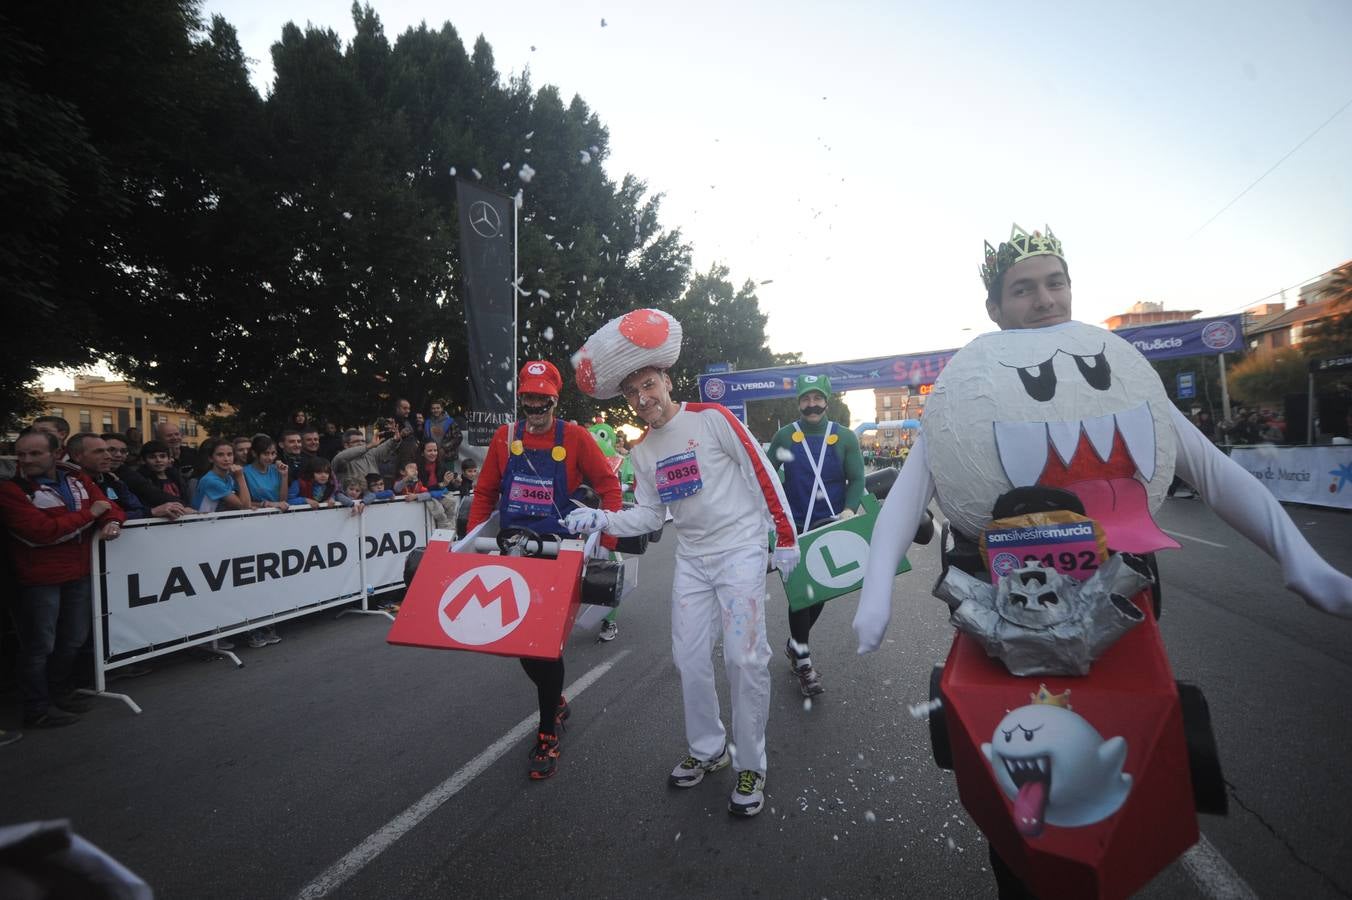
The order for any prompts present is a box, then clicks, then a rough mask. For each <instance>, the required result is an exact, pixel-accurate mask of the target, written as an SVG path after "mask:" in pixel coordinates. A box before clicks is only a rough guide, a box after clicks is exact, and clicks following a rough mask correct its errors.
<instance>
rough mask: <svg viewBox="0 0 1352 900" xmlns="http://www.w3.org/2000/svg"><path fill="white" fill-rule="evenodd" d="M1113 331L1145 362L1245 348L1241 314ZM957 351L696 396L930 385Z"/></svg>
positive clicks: (797, 368) (774, 376)
mask: <svg viewBox="0 0 1352 900" xmlns="http://www.w3.org/2000/svg"><path fill="white" fill-rule="evenodd" d="M1114 334H1117V335H1119V336H1120V337H1122V338H1123V339H1124V340H1126V341H1127V343H1129V344H1131V345H1132V346H1133V347H1135V348H1136V349H1137V350H1139V351H1141V354H1142V355H1143V356H1144V357H1145V358H1146V359H1148V360H1152V361H1153V360H1157V359H1177V358H1179V357H1184V356H1202V355H1215V354H1217V353H1229V352H1232V351H1235V350H1242V349H1244V329H1243V317H1242V316H1237V315H1236V316H1216V317H1213V318H1209V319H1189V320H1187V321H1185V322H1166V323H1164V324H1160V325H1142V326H1140V327H1138V328H1119V329H1117V331H1115V332H1114ZM957 352H958V351H957V350H936V351H933V352H929V353H907V354H900V355H897V356H875V357H871V358H869V359H855V360H847V361H844V362H830V363H821V364H819V365H806V364H798V365H792V366H775V367H774V368H768V369H747V370H745V371H740V372H716V373H711V374H705V375H700V376H699V395H700V399H701V400H703V401H704V402H706V403H721V404H724V405H729V404H734V403H745V402H746V401H748V400H775V399H778V398H780V397H792V396H794V384H795V383H796V382H797V379H798V376H799V375H826V376H827V377H828V378H830V379H831V387H832V388H834V389H835V390H836V391H842V392H843V391H859V390H873V389H874V388H894V387H919V386H921V385H926V384H933V383H934V379H936V378H938V377H939V373H940V372H942V371H943V368H944V366H946V365H947V364H948V361H949V360H950V359H952V358H953V354H955V353H957Z"/></svg>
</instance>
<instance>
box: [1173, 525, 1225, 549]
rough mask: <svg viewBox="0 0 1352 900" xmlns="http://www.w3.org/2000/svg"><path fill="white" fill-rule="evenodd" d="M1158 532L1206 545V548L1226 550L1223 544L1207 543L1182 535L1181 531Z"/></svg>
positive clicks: (1188, 535)
mask: <svg viewBox="0 0 1352 900" xmlns="http://www.w3.org/2000/svg"><path fill="white" fill-rule="evenodd" d="M1160 530H1161V531H1163V532H1164V533H1165V534H1172V535H1173V536H1174V537H1181V538H1187V539H1188V540H1190V541H1196V542H1197V543H1199V544H1206V545H1207V546H1208V547H1220V548H1221V549H1222V550H1225V549H1226V546H1225V545H1224V544H1218V543H1216V542H1215V541H1208V540H1207V539H1206V538H1199V537H1193V536H1192V535H1190V534H1184V533H1183V532H1181V531H1170V530H1169V529H1167V528H1161V529H1160Z"/></svg>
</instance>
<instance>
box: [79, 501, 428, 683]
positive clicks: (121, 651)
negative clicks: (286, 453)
mask: <svg viewBox="0 0 1352 900" xmlns="http://www.w3.org/2000/svg"><path fill="white" fill-rule="evenodd" d="M428 519H429V517H428V513H427V504H425V503H410V502H390V503H376V504H371V505H368V506H366V507H365V509H363V511H362V512H361V514H360V515H354V514H353V513H352V510H351V509H348V508H344V507H338V508H328V509H294V510H291V511H289V512H286V513H277V512H268V513H258V512H241V513H224V514H220V515H209V516H187V517H184V518H182V519H179V520H178V521H177V522H170V521H168V520H163V519H144V520H135V521H131V522H127V523H126V524H125V525H124V526H123V528H122V534H121V536H120V537H119V538H118V539H117V540H116V541H111V542H105V541H100V542H98V543H97V544H96V545H95V548H94V551H93V552H94V565H95V569H94V570H95V572H97V573H98V575H97V577H96V581H95V587H96V589H97V594H96V597H95V600H96V604H95V611H94V615H95V623H96V624H95V627H99V628H101V636H102V641H101V644H102V649H103V660H102V661H101V662H102V663H104V664H106V665H105V667H106V668H116V666H117V664H118V661H119V659H124V658H127V657H136V658H144V657H145V656H147V655H152V654H154V655H157V654H158V653H160V652H167V651H168V650H180V649H183V648H185V647H189V646H192V645H194V644H201V643H205V642H207V641H210V640H213V639H215V638H218V637H221V636H224V635H228V634H232V633H235V632H238V631H243V630H245V629H249V628H257V627H259V626H261V625H266V624H268V623H269V622H275V621H279V620H281V619H289V618H293V617H295V616H297V615H304V614H306V613H310V612H315V611H318V610H321V609H324V608H327V607H329V606H335V605H339V604H345V603H350V602H352V601H353V600H355V599H360V598H361V597H362V596H363V594H364V593H365V591H366V588H368V587H369V588H370V589H371V593H380V592H381V591H386V590H392V589H394V588H397V587H400V586H402V585H403V568H404V560H405V558H406V557H407V556H408V554H409V553H410V552H411V551H413V550H414V549H416V548H419V547H425V546H426V545H427V535H428V528H429V525H428Z"/></svg>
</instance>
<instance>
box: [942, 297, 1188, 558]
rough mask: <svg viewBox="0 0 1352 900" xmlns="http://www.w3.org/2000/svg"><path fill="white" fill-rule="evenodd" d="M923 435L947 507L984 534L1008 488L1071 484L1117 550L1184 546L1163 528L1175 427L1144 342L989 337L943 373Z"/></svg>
mask: <svg viewBox="0 0 1352 900" xmlns="http://www.w3.org/2000/svg"><path fill="white" fill-rule="evenodd" d="M925 438H926V440H927V441H928V442H929V448H930V451H929V452H930V458H932V459H942V460H945V461H946V462H947V463H949V464H946V465H943V466H936V467H935V471H934V483H935V488H936V491H937V494H938V501H939V507H940V508H941V509H942V510H943V512H944V515H946V516H947V517H948V519H949V520H950V521H951V522H952V523H953V524H954V526H955V527H956V528H957V529H958V530H959V531H961V532H963V533H964V534H967V535H969V536H975V535H977V534H979V533H980V532H981V530H982V528H983V527H985V525H986V524H987V523H988V522H989V521H990V518H991V509H992V507H993V506H994V504H995V500H996V498H997V497H999V496H1000V495H1001V494H1003V493H1005V492H1006V491H1008V490H1010V489H1011V488H1014V487H1023V486H1028V485H1042V486H1045V487H1056V488H1063V489H1066V490H1069V491H1071V492H1072V493H1074V494H1076V495H1077V496H1078V497H1079V498H1080V500H1081V501H1082V502H1083V503H1084V508H1085V513H1086V514H1087V515H1088V516H1089V517H1090V518H1092V519H1094V520H1095V521H1097V522H1098V523H1099V524H1100V525H1101V526H1102V527H1103V529H1104V531H1105V532H1106V534H1107V536H1108V546H1109V547H1111V548H1112V549H1114V550H1123V551H1128V552H1133V553H1147V552H1150V551H1154V550H1161V549H1164V548H1166V547H1177V546H1178V544H1177V543H1175V542H1174V541H1172V540H1171V539H1170V538H1169V537H1168V536H1167V535H1165V534H1164V533H1163V532H1162V531H1160V529H1159V527H1158V526H1156V525H1155V522H1154V519H1153V517H1152V514H1153V512H1154V511H1155V510H1156V509H1158V508H1159V505H1160V503H1161V502H1162V501H1163V499H1164V495H1165V491H1166V490H1167V489H1168V487H1169V482H1170V481H1171V480H1172V479H1173V471H1174V455H1175V443H1174V429H1173V425H1172V423H1171V422H1170V420H1169V398H1168V397H1167V396H1166V394H1165V392H1164V386H1163V385H1162V384H1161V383H1160V379H1159V376H1158V375H1157V374H1156V373H1155V370H1154V369H1152V368H1151V366H1150V364H1149V363H1148V362H1146V360H1145V357H1143V356H1142V355H1141V354H1140V353H1139V352H1138V351H1137V350H1136V348H1134V347H1132V346H1131V345H1130V344H1128V343H1127V342H1126V341H1124V340H1122V338H1120V337H1118V336H1117V335H1115V334H1113V333H1112V332H1111V331H1106V330H1104V329H1102V328H1096V327H1094V326H1092V325H1085V324H1083V323H1080V322H1066V323H1064V324H1061V325H1053V326H1051V327H1048V328H1032V329H1014V330H1010V331H999V332H993V333H990V334H984V335H982V336H980V337H978V338H976V339H975V340H973V341H972V342H971V343H970V344H968V345H967V346H966V347H964V348H963V349H962V350H960V351H959V352H958V353H957V355H955V356H954V357H953V359H952V360H951V361H950V362H949V363H948V365H947V366H946V367H945V368H944V371H943V374H942V375H940V376H939V379H938V381H937V382H935V385H934V390H933V392H931V394H930V397H929V401H928V403H927V404H926V409H925Z"/></svg>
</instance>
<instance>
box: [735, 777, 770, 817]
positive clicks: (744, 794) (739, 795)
mask: <svg viewBox="0 0 1352 900" xmlns="http://www.w3.org/2000/svg"><path fill="white" fill-rule="evenodd" d="M764 805H765V776H764V775H762V774H761V773H760V772H757V771H755V770H754V769H743V770H742V771H740V772H738V773H737V786H736V787H735V788H733V789H732V797H731V798H730V799H729V800H728V812H730V813H732V814H733V815H734V816H754V815H755V814H756V813H758V812H760V811H761V807H763V806H764Z"/></svg>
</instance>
